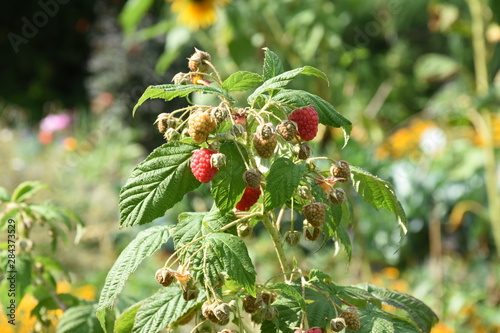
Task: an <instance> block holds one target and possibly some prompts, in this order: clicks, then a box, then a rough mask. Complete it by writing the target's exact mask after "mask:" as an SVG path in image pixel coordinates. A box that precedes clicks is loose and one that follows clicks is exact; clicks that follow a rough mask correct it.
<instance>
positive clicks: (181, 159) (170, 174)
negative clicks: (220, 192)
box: [120, 142, 201, 226]
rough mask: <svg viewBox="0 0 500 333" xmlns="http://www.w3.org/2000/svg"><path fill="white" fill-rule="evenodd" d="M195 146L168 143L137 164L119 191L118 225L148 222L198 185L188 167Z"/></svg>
mask: <svg viewBox="0 0 500 333" xmlns="http://www.w3.org/2000/svg"><path fill="white" fill-rule="evenodd" d="M196 148H198V147H197V146H193V145H189V144H185V143H180V142H168V143H165V144H163V145H162V146H160V147H158V148H156V149H155V150H154V151H153V152H152V153H151V154H150V155H149V156H148V157H147V158H146V159H145V160H144V161H143V162H141V163H139V164H138V165H137V166H136V167H135V169H134V171H132V174H131V175H130V177H129V178H128V180H127V183H126V184H125V186H123V188H122V189H121V191H120V214H121V215H120V225H121V226H132V225H136V224H145V223H150V222H151V221H153V220H154V219H156V218H158V217H161V216H163V215H164V214H165V212H166V211H167V210H168V209H170V208H172V207H173V206H174V205H175V204H176V203H177V202H179V201H180V200H182V198H183V197H184V195H185V194H187V193H189V192H191V191H192V190H194V189H196V188H197V187H198V186H200V184H201V183H200V182H199V181H197V180H196V178H194V176H193V173H192V172H191V168H190V165H189V164H190V161H191V156H192V152H193V150H195V149H196Z"/></svg>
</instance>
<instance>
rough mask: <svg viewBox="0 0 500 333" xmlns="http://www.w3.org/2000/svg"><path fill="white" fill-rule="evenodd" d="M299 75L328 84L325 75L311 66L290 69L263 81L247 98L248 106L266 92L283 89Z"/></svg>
mask: <svg viewBox="0 0 500 333" xmlns="http://www.w3.org/2000/svg"><path fill="white" fill-rule="evenodd" d="M299 74H303V75H309V76H316V77H320V78H322V79H325V80H326V81H327V82H328V78H327V76H326V74H325V73H323V72H322V71H320V70H319V69H317V68H314V67H311V66H304V67H300V68H296V69H292V70H289V71H286V72H284V73H281V74H279V75H277V76H274V77H272V78H270V79H268V80H267V81H265V82H264V83H263V84H262V85H261V86H260V87H258V88H257V89H255V91H254V92H253V93H252V94H251V95H250V96H249V97H248V104H253V103H254V101H255V100H256V98H257V97H259V95H261V94H263V93H265V92H266V91H270V90H275V89H280V88H283V87H284V86H286V85H287V84H289V83H290V82H291V81H292V80H293V79H295V78H296V77H297V76H298V75H299Z"/></svg>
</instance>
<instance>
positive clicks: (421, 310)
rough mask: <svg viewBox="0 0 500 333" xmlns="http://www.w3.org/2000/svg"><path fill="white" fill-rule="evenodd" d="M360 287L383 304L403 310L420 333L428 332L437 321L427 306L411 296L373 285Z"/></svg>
mask: <svg viewBox="0 0 500 333" xmlns="http://www.w3.org/2000/svg"><path fill="white" fill-rule="evenodd" d="M360 287H361V288H363V289H365V290H367V291H368V292H370V293H371V294H373V295H374V296H375V297H377V298H379V299H380V300H381V301H382V302H383V303H386V304H389V305H391V306H394V307H396V308H398V309H403V310H405V311H406V312H407V313H408V314H409V315H410V318H411V319H412V320H413V322H414V323H415V324H416V325H417V326H418V327H419V328H420V330H421V331H422V332H430V330H431V328H432V326H434V325H435V324H436V323H437V322H438V320H439V318H438V317H437V316H436V314H435V313H434V312H433V311H432V310H431V309H430V308H429V307H428V306H427V305H425V304H424V303H423V302H422V301H420V300H418V299H416V298H415V297H413V296H410V295H408V294H404V293H400V292H397V291H395V290H390V289H387V288H383V287H379V286H376V285H373V284H363V285H361V286H360Z"/></svg>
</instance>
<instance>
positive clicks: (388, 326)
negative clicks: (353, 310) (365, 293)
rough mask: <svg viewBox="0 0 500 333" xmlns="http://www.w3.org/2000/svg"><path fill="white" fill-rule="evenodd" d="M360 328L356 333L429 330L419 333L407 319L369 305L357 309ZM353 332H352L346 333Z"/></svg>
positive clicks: (425, 332) (397, 332)
mask: <svg viewBox="0 0 500 333" xmlns="http://www.w3.org/2000/svg"><path fill="white" fill-rule="evenodd" d="M357 311H358V312H359V314H360V320H361V327H360V329H359V330H357V331H355V332H356V333H399V332H405V333H429V332H430V330H427V331H421V330H420V329H419V328H417V326H415V324H414V323H413V322H412V321H411V320H409V319H408V318H405V317H401V316H398V315H395V314H392V313H389V312H386V311H383V310H381V309H379V308H378V307H377V306H375V305H372V304H370V303H368V304H367V307H366V309H362V308H358V309H357ZM348 332H354V331H348Z"/></svg>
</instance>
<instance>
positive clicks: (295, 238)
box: [285, 231, 300, 246]
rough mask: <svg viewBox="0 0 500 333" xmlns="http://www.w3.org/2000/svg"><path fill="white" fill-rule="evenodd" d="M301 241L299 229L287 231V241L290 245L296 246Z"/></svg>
mask: <svg viewBox="0 0 500 333" xmlns="http://www.w3.org/2000/svg"><path fill="white" fill-rule="evenodd" d="M299 241H300V232H299V231H287V232H286V233H285V242H286V243H287V244H288V245H290V246H295V245H297V244H298V243H299Z"/></svg>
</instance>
